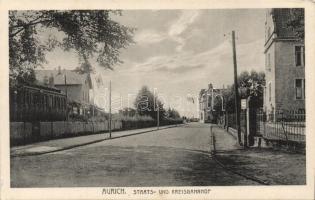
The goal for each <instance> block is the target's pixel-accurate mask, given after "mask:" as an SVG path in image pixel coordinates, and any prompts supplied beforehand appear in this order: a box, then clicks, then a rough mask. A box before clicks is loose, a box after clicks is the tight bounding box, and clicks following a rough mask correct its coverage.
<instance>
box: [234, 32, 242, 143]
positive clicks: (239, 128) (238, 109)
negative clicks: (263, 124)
mask: <svg viewBox="0 0 315 200" xmlns="http://www.w3.org/2000/svg"><path fill="white" fill-rule="evenodd" d="M232 45H233V64H234V90H235V111H236V115H235V117H236V128H237V138H238V142H239V144H241V142H242V139H241V126H240V125H241V119H240V102H239V93H238V84H237V62H236V48H235V31H232Z"/></svg>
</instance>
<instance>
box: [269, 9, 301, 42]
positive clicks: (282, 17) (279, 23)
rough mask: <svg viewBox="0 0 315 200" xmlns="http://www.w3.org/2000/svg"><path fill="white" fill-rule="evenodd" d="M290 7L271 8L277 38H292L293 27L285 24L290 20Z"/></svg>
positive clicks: (293, 35)
mask: <svg viewBox="0 0 315 200" xmlns="http://www.w3.org/2000/svg"><path fill="white" fill-rule="evenodd" d="M290 10H291V9H289V8H274V9H272V13H273V17H274V20H275V29H276V30H275V31H276V33H277V36H278V37H279V38H294V37H296V36H295V34H294V30H293V28H289V27H288V26H287V24H288V22H289V21H290V20H292V15H290V12H291V11H290Z"/></svg>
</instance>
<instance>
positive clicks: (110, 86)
mask: <svg viewBox="0 0 315 200" xmlns="http://www.w3.org/2000/svg"><path fill="white" fill-rule="evenodd" d="M108 102H109V125H108V127H109V138H112V81H109V101H108Z"/></svg>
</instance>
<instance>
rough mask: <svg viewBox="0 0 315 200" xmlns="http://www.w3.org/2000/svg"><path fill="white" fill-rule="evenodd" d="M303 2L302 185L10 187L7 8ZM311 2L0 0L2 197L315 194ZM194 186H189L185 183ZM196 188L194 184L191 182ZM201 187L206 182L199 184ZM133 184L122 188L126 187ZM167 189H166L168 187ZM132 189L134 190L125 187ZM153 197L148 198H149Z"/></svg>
mask: <svg viewBox="0 0 315 200" xmlns="http://www.w3.org/2000/svg"><path fill="white" fill-rule="evenodd" d="M271 7H304V8H305V18H306V20H305V24H306V28H305V29H306V34H305V36H306V42H305V49H306V54H305V58H306V66H305V70H306V73H305V74H306V75H305V79H306V80H307V81H306V83H307V85H306V107H307V109H306V111H307V119H306V121H307V128H306V134H307V135H306V141H307V142H306V148H307V160H306V164H307V185H306V186H231V187H230V186H224V187H217V186H216V187H215V186H211V187H207V188H210V189H211V190H212V191H211V193H210V194H209V195H204V196H202V195H199V196H194V195H182V196H179V195H176V196H174V195H167V196H159V195H155V196H133V195H130V196H114V195H113V196H103V195H102V188H93V187H90V188H32V189H12V188H10V176H9V175H10V159H9V119H8V116H9V115H8V113H9V106H8V74H9V70H8V69H9V67H8V10H10V9H17V10H24V9H211V8H213V9H214V8H271ZM314 8H315V6H314V3H312V1H302V0H301V1H297V0H287V1H284V0H279V1H271V0H235V1H232V0H225V1H223V0H213V1H210V0H198V1H197V0H195V1H193V0H137V1H135V0H134V1H132V0H129V1H123V0H111V1H106V0H81V1H80V0H46V1H45V0H15V1H9V0H0V11H1V12H0V23H1V26H0V36H1V37H0V38H1V42H0V52H1V53H0V66H1V67H0V75H1V79H0V90H1V98H0V110H1V113H2V115H1V116H0V127H1V130H2V131H1V133H0V141H1V143H0V144H1V145H0V147H1V151H0V152H1V154H0V159H1V160H0V163H1V168H0V169H1V171H0V173H1V174H0V175H1V179H0V186H1V198H0V199H192V198H193V199H314V155H315V152H314V147H315V141H314V131H313V129H312V125H313V122H314V121H315V120H314V116H313V114H314V111H315V107H314V99H315V93H314V85H315V78H314V77H315V74H314V69H315V64H314V61H315V59H314V55H315V50H314V47H315V39H314V38H315V24H314V19H315V9H314ZM188 188H192V187H188ZM194 188H195V187H194ZM202 188H205V187H202ZM132 189H133V188H126V190H127V191H129V190H132ZM167 189H170V188H169V187H167ZM128 193H130V194H131V193H132V192H128ZM150 197H151V198H150Z"/></svg>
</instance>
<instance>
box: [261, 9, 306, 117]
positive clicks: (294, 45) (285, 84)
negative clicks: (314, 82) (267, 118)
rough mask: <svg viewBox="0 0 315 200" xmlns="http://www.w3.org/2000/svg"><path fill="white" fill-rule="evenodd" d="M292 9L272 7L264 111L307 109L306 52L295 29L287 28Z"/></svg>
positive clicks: (268, 22)
mask: <svg viewBox="0 0 315 200" xmlns="http://www.w3.org/2000/svg"><path fill="white" fill-rule="evenodd" d="M290 12H292V9H282V8H281V9H280V8H279V9H269V10H267V12H266V21H265V52H264V53H265V58H266V62H265V72H266V87H265V91H264V110H265V111H266V112H267V114H274V113H275V111H278V110H301V109H305V68H304V66H305V59H304V57H305V56H304V55H305V51H304V42H303V41H301V40H299V39H298V38H297V37H296V36H295V33H294V30H293V29H292V28H288V27H287V23H288V21H289V20H290V19H291V18H292V17H291V15H290Z"/></svg>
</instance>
